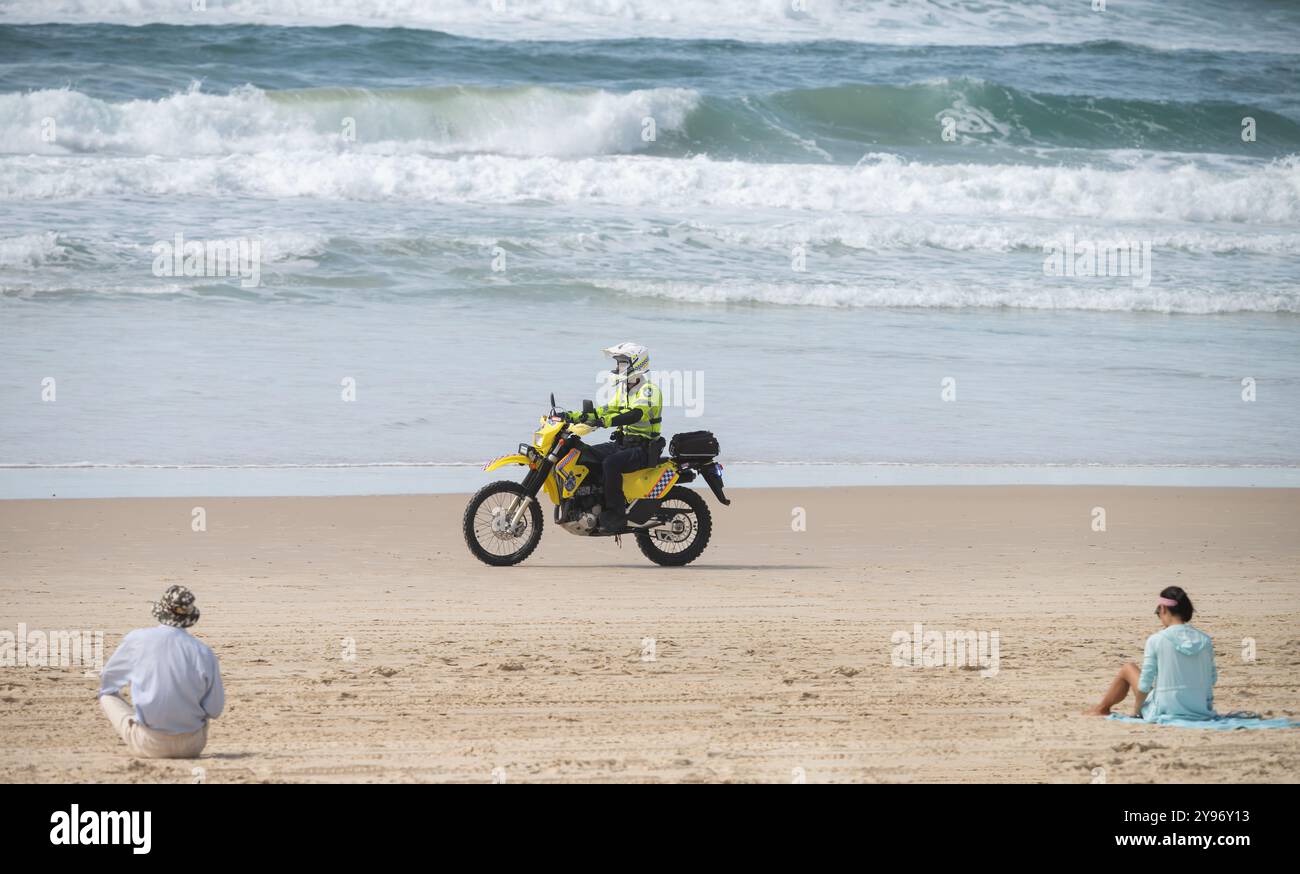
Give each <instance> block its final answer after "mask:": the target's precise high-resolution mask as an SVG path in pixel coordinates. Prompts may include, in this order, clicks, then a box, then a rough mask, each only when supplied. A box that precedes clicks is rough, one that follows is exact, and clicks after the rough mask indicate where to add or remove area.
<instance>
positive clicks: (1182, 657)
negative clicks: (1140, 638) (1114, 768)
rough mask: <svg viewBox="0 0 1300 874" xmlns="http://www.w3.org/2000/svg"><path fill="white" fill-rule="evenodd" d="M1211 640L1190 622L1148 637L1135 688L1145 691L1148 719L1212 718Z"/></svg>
mask: <svg viewBox="0 0 1300 874" xmlns="http://www.w3.org/2000/svg"><path fill="white" fill-rule="evenodd" d="M1218 679H1219V673H1218V670H1217V669H1216V668H1215V667H1214V641H1213V640H1211V639H1210V636H1209V635H1208V634H1206V633H1205V632H1204V631H1201V630H1200V629H1198V628H1193V627H1192V626H1190V625H1186V624H1184V625H1170V626H1169V627H1167V628H1163V629H1161V630H1160V631H1157V632H1156V633H1155V634H1153V635H1151V636H1150V637H1148V638H1147V645H1146V650H1145V651H1144V652H1143V653H1142V676H1141V677H1140V678H1139V679H1138V689H1139V690H1140V691H1142V692H1146V693H1147V700H1146V702H1145V703H1143V705H1142V718H1143V719H1145V720H1146V721H1147V722H1168V721H1170V720H1174V719H1214V718H1215V715H1216V714H1215V712H1214V684H1215V681H1217V680H1218Z"/></svg>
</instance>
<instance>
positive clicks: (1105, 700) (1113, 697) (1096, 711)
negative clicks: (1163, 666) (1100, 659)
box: [1083, 662, 1147, 716]
mask: <svg viewBox="0 0 1300 874" xmlns="http://www.w3.org/2000/svg"><path fill="white" fill-rule="evenodd" d="M1141 673H1142V671H1141V669H1140V668H1139V667H1138V666H1137V664H1136V663H1135V662H1129V663H1128V664H1126V665H1124V667H1122V668H1120V669H1119V673H1118V674H1116V675H1115V679H1113V680H1111V682H1110V688H1108V689H1107V690H1106V694H1105V695H1103V696H1102V699H1101V703H1100V704H1098V705H1097V706H1096V707H1089V708H1088V709H1087V710H1085V711H1083V712H1084V715H1085V716H1109V715H1110V709H1111V708H1112V707H1114V706H1115V705H1117V704H1119V703H1120V702H1121V701H1123V700H1124V699H1125V698H1127V697H1128V691H1129V689H1130V688H1131V689H1132V690H1133V697H1134V698H1135V699H1136V700H1137V706H1138V708H1141V707H1142V702H1143V701H1144V700H1146V697H1147V696H1146V695H1144V694H1142V693H1141V692H1139V691H1138V688H1137V685H1138V677H1139V676H1141Z"/></svg>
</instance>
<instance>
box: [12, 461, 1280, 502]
mask: <svg viewBox="0 0 1300 874" xmlns="http://www.w3.org/2000/svg"><path fill="white" fill-rule="evenodd" d="M723 466H724V468H725V471H724V478H725V480H726V482H727V488H728V489H729V490H730V489H745V488H827V487H834V486H864V487H865V486H881V487H889V486H1093V487H1108V486H1116V487H1123V486H1134V487H1168V488H1300V466H1284V465H1220V466H1216V465H1192V464H1167V465H1123V466H1121V465H1104V464H1024V465H1007V464H1001V465H999V464H990V465H982V464H911V463H905V462H864V463H859V464H845V463H839V462H792V463H770V462H727V461H725V460H724V461H723ZM517 474H519V469H518V468H502V469H500V470H498V471H493V472H492V473H490V474H489V473H485V472H484V471H483V470H482V468H481V467H480V466H479V465H478V464H472V463H466V464H456V465H408V464H386V463H385V464H376V465H351V466H350V465H318V466H315V465H301V466H293V465H289V466H274V465H265V466H247V465H241V466H219V465H192V466H184V465H151V466H143V465H141V466H125V465H123V466H83V465H67V466H47V467H40V466H17V465H14V466H7V467H6V466H0V501H9V500H28V499H50V498H72V499H90V498H133V497H151V498H183V497H191V496H196V495H202V496H217V497H294V496H301V497H361V496H379V495H438V494H465V493H473V492H474V491H476V490H477V489H478V488H479V487H480V486H482V485H485V484H486V483H489V482H492V481H494V480H498V479H517V478H518V476H517Z"/></svg>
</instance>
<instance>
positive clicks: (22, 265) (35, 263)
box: [0, 231, 67, 270]
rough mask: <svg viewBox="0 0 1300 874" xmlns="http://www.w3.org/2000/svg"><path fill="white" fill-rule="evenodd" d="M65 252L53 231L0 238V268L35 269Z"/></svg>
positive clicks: (60, 256) (56, 258)
mask: <svg viewBox="0 0 1300 874" xmlns="http://www.w3.org/2000/svg"><path fill="white" fill-rule="evenodd" d="M66 253H67V249H66V247H64V246H63V245H61V244H60V243H59V235H58V234H56V233H54V232H53V231H47V232H45V233H37V234H19V235H18V236H16V237H4V238H0V268H9V269H18V270H35V269H36V268H38V267H41V266H44V265H45V264H48V263H50V262H51V261H56V260H58V259H59V258H62V257H63V256H64V255H65V254H66Z"/></svg>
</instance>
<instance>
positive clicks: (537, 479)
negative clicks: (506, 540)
mask: <svg viewBox="0 0 1300 874" xmlns="http://www.w3.org/2000/svg"><path fill="white" fill-rule="evenodd" d="M556 457H557V456H556V451H555V450H551V454H550V455H548V456H546V457H545V458H544V459H542V463H541V464H539V465H538V466H537V467H535V468H533V469H531V470H529V471H528V476H526V477H524V481H523V483H521V485H522V486H523V487H524V491H525V492H527V495H519V496H517V497H516V498H515V499H514V500H513V501H512V502H511V503H510V506H509V508H508V509H507V510H506V512H507V513H509V514H510V530H512V531H513V530H514V529H515V527H516V526H518V525H519V523H520V521H521V520H522V519H523V518H524V512H525V511H526V510H527V509H528V502H529V501H535V500H537V493H538V492H540V491H541V490H542V483H544V482H546V478H547V477H548V476H550V475H551V470H552V468H554V467H555V460H556Z"/></svg>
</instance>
